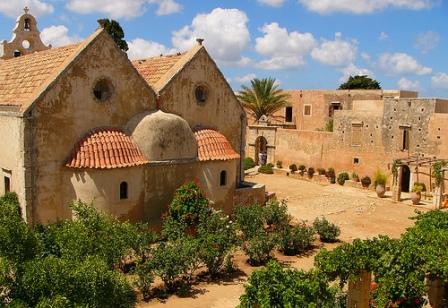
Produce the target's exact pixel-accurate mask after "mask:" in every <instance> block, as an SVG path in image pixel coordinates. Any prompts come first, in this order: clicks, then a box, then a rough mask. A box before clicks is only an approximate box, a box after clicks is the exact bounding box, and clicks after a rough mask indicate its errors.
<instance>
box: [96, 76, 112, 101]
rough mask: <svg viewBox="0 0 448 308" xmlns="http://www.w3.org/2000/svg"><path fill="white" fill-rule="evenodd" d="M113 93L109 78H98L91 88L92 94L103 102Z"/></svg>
mask: <svg viewBox="0 0 448 308" xmlns="http://www.w3.org/2000/svg"><path fill="white" fill-rule="evenodd" d="M112 94H113V85H112V82H111V81H110V80H109V79H105V78H104V79H100V80H98V81H97V82H96V83H95V86H94V88H93V95H95V98H96V99H97V100H99V101H101V102H104V101H106V100H108V99H109V98H111V96H112Z"/></svg>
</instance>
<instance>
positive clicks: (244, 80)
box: [235, 73, 257, 84]
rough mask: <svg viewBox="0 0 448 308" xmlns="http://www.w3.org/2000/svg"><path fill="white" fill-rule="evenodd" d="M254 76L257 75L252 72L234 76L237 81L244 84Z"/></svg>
mask: <svg viewBox="0 0 448 308" xmlns="http://www.w3.org/2000/svg"><path fill="white" fill-rule="evenodd" d="M254 78H257V76H256V75H255V74H254V73H252V74H247V75H244V76H240V77H235V81H237V82H239V83H241V84H245V83H249V82H250V81H251V80H252V79H254Z"/></svg>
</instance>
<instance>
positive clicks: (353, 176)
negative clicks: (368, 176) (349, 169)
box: [352, 172, 359, 182]
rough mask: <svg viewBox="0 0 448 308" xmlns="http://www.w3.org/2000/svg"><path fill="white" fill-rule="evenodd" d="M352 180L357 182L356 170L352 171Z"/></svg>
mask: <svg viewBox="0 0 448 308" xmlns="http://www.w3.org/2000/svg"><path fill="white" fill-rule="evenodd" d="M352 180H353V181H355V182H359V175H358V174H357V173H356V172H353V173H352Z"/></svg>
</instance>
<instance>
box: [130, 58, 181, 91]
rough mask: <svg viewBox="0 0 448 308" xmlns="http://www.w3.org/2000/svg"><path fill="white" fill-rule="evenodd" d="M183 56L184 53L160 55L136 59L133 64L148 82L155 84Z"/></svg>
mask: <svg viewBox="0 0 448 308" xmlns="http://www.w3.org/2000/svg"><path fill="white" fill-rule="evenodd" d="M183 56H184V54H176V55H168V56H160V57H154V58H148V59H143V60H135V61H132V64H133V65H134V67H135V68H136V69H137V71H138V72H139V73H140V75H142V76H143V78H145V80H146V82H147V83H149V84H150V85H151V86H154V85H155V84H156V83H157V82H158V81H159V80H160V79H161V78H162V77H163V76H164V75H165V74H166V73H167V72H168V71H169V70H170V69H171V68H172V67H173V66H174V65H175V64H176V63H177V62H178V61H180V59H182V57H183Z"/></svg>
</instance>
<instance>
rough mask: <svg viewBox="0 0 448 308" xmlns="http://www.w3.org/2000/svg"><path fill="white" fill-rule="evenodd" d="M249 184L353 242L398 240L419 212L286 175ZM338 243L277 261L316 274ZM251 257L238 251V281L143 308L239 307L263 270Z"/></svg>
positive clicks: (366, 193) (203, 286)
mask: <svg viewBox="0 0 448 308" xmlns="http://www.w3.org/2000/svg"><path fill="white" fill-rule="evenodd" d="M246 180H247V181H251V182H256V183H262V184H265V185H266V190H267V191H269V192H275V193H276V195H277V198H278V199H279V200H282V199H284V200H286V201H287V204H288V209H289V213H290V214H291V215H292V216H293V217H294V219H296V220H299V221H300V220H307V221H308V222H310V223H311V222H312V221H313V220H314V219H315V218H316V217H320V216H325V217H326V218H327V219H328V220H330V221H331V222H333V223H335V224H337V225H338V226H340V228H341V235H340V237H339V239H340V240H341V241H343V242H350V241H352V240H353V239H355V238H361V239H365V238H371V237H374V236H377V235H379V234H384V235H388V236H390V237H392V238H398V237H399V236H400V234H401V233H403V232H404V231H405V230H406V228H407V227H410V226H412V225H413V221H412V220H411V219H409V218H410V217H412V216H414V214H415V211H416V210H421V209H419V208H416V207H412V206H409V205H407V204H404V203H393V202H392V201H391V199H390V198H385V199H379V198H377V197H376V194H375V192H373V191H370V190H361V189H357V188H351V187H345V186H340V185H337V184H334V185H330V184H328V185H322V184H317V183H314V182H308V181H303V180H298V179H294V178H290V177H287V176H285V175H264V174H256V175H253V176H247V177H246ZM335 245H338V244H337V243H336V244H325V245H324V244H322V243H320V242H319V241H317V240H316V242H315V249H314V250H313V251H312V252H311V253H309V254H306V255H302V256H293V257H287V256H284V255H282V254H280V253H276V254H275V256H276V258H277V259H278V260H279V261H280V262H282V263H285V264H289V265H291V266H294V267H297V268H302V269H310V268H311V267H313V261H314V256H315V255H316V253H317V252H318V251H319V249H320V248H322V247H327V248H330V249H331V248H332V247H334V246H335ZM246 260H247V258H246V256H244V255H243V254H242V253H240V252H237V253H236V256H235V264H236V266H237V267H238V269H239V271H238V274H236V275H235V276H234V277H233V278H232V279H228V280H226V281H219V282H209V281H204V282H200V283H198V284H196V285H194V286H193V292H192V294H193V295H189V296H187V297H178V296H176V295H173V296H171V297H169V298H168V299H167V300H166V301H159V300H151V301H150V302H148V303H145V302H140V304H139V305H138V307H192V308H193V307H194V308H196V307H197V308H199V307H204V308H205V307H215V308H218V307H222V308H224V307H236V306H237V305H238V303H239V297H240V295H241V294H242V293H243V292H244V283H245V282H246V280H247V277H248V276H249V275H250V273H251V272H253V271H254V270H255V269H257V267H251V266H250V265H248V264H247V262H246Z"/></svg>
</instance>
